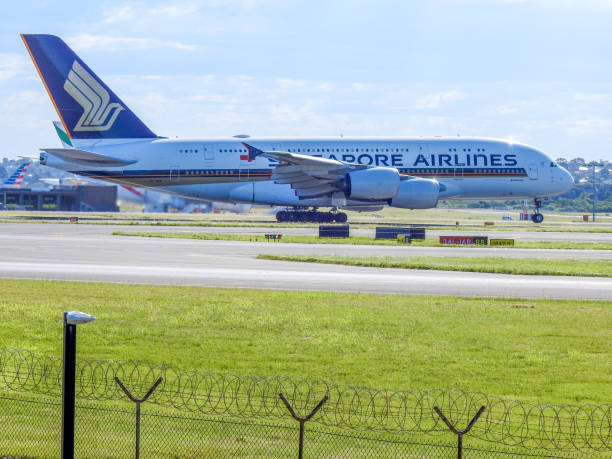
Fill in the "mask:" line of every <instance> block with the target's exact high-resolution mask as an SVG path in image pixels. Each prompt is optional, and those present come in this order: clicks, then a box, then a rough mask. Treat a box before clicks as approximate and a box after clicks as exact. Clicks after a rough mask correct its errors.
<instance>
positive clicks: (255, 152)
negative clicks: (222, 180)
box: [240, 142, 264, 161]
mask: <svg viewBox="0 0 612 459" xmlns="http://www.w3.org/2000/svg"><path fill="white" fill-rule="evenodd" d="M240 143H241V144H242V145H244V148H246V149H247V151H248V157H247V158H244V159H247V160H248V161H254V160H255V158H257V157H258V156H260V155H263V154H264V152H263V151H262V150H260V149H259V148H255V147H253V146H252V145H249V144H248V143H244V142H240Z"/></svg>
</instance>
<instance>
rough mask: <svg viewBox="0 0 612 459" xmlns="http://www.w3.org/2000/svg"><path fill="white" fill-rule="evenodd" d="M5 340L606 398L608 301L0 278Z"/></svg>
mask: <svg viewBox="0 0 612 459" xmlns="http://www.w3.org/2000/svg"><path fill="white" fill-rule="evenodd" d="M0 292H1V293H0V320H1V323H2V324H3V326H2V327H0V346H2V347H18V348H27V349H32V350H39V351H45V352H50V353H52V354H53V355H56V356H60V355H61V346H62V312H63V311H66V310H74V309H76V310H82V311H85V312H88V313H90V314H93V315H95V316H96V317H97V318H98V320H97V321H96V322H95V323H93V324H89V325H86V326H83V327H81V328H80V329H79V336H78V340H79V356H80V357H81V358H93V359H95V358H100V359H137V360H151V361H154V362H158V363H167V364H171V365H175V366H178V367H180V368H183V369H197V370H201V371H219V372H223V373H237V374H255V375H264V376H266V375H287V376H294V377H300V376H301V377H305V378H323V379H326V380H330V381H333V382H335V383H338V384H351V385H357V386H370V387H381V388H382V387H386V388H392V389H409V388H419V389H426V388H433V387H440V388H450V387H458V388H461V389H464V390H469V391H482V392H485V393H488V394H497V395H501V396H504V397H508V398H514V399H519V400H534V401H535V400H538V401H540V402H551V403H552V402H555V403H573V404H575V403H583V402H596V403H601V402H609V401H610V383H611V381H612V370H611V367H610V361H611V352H610V351H611V349H610V342H612V304H611V303H609V302H597V301H557V300H555V301H549V300H534V301H525V300H511V299H478V298H474V299H469V298H454V297H401V296H380V295H378V296H377V295H355V294H336V293H325V292H279V291H253V290H232V289H202V288H194V287H161V286H158V287H156V286H130V285H119V284H102V283H63V282H47V281H16V280H0Z"/></svg>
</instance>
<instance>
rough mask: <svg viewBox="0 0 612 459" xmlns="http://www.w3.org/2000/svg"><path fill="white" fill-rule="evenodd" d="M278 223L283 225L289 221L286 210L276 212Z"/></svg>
mask: <svg viewBox="0 0 612 459" xmlns="http://www.w3.org/2000/svg"><path fill="white" fill-rule="evenodd" d="M276 221H277V222H279V223H283V222H286V221H287V212H286V211H284V210H279V211H278V212H276Z"/></svg>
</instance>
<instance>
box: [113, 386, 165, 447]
mask: <svg viewBox="0 0 612 459" xmlns="http://www.w3.org/2000/svg"><path fill="white" fill-rule="evenodd" d="M162 381H163V378H161V377H160V378H158V379H157V381H155V384H153V385H152V386H151V388H150V389H149V390H148V391H147V393H146V394H145V396H144V397H142V398H136V397H134V395H132V393H131V392H130V391H129V390H128V389H127V387H125V385H124V384H123V383H122V382H121V380H120V379H119V378H118V377H117V376H115V382H116V383H117V384H118V385H119V387H120V388H121V390H122V391H123V392H124V393H125V395H127V397H128V398H129V399H130V400H131V401H133V402H134V403H135V404H136V459H139V458H140V404H141V403H143V402H146V401H147V400H148V399H149V397H150V396H151V394H152V393H153V391H154V390H155V389H157V386H159V385H160V384H161V382H162Z"/></svg>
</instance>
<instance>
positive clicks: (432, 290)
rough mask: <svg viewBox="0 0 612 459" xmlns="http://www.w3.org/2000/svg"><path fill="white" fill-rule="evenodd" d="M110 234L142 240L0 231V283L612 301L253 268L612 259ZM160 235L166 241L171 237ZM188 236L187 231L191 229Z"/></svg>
mask: <svg viewBox="0 0 612 459" xmlns="http://www.w3.org/2000/svg"><path fill="white" fill-rule="evenodd" d="M152 228H157V229H160V228H159V227H152ZM117 229H120V230H125V231H131V230H134V231H148V230H149V228H147V227H144V226H137V227H126V226H119V225H117V226H107V225H81V224H78V225H74V224H73V225H69V224H29V223H23V224H22V223H10V224H0V254H1V256H0V277H5V278H21V279H52V280H77V281H105V282H121V283H144V284H161V285H194V286H207V287H208V286H215V287H228V288H265V289H281V290H283V289H284V290H329V291H340V292H367V293H384V294H401V295H415V294H427V295H460V296H484V297H517V298H573V299H587V298H589V299H605V300H612V280H610V279H606V278H585V277H563V276H517V275H501V274H485V273H465V272H446V271H421V270H403V269H389V268H360V267H349V266H338V265H321V264H309V263H293V262H279V261H269V260H257V259H256V258H255V256H256V255H257V254H259V253H272V254H319V255H322V254H330V255H354V256H374V255H379V256H385V255H388V256H410V255H412V256H417V255H418V256H466V255H467V256H512V257H534V258H559V257H562V258H589V259H590V258H601V259H610V258H612V251H601V250H539V249H496V248H472V249H467V248H445V247H410V246H401V247H398V246H352V245H343V244H286V243H271V242H257V243H256V242H237V241H204V240H188V239H162V238H139V237H126V236H112V235H111V233H112V231H115V230H117ZM161 229H162V230H165V231H174V230H175V229H176V228H171V227H165V228H161ZM184 229H185V228H181V230H184ZM188 230H189V231H193V228H189V229H188ZM214 230H215V232H222V231H223V229H220V228H214ZM258 230H261V228H258ZM571 234H575V233H571Z"/></svg>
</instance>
